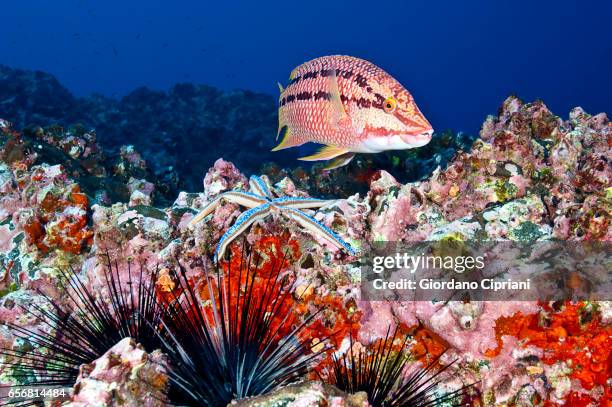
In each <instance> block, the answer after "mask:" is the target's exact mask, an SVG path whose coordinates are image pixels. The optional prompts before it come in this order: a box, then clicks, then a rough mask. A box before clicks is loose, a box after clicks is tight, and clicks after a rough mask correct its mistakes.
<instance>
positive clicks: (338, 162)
mask: <svg viewBox="0 0 612 407" xmlns="http://www.w3.org/2000/svg"><path fill="white" fill-rule="evenodd" d="M353 158H355V153H345V154H342V155H339V156H338V157H336V158H334V159H332V160H331V161H330V162H329V163H327V165H326V166H325V167H324V168H323V169H325V170H328V171H329V170H335V169H336V168H340V167H344V166H345V165H346V164H348V163H350V162H351V160H352V159H353Z"/></svg>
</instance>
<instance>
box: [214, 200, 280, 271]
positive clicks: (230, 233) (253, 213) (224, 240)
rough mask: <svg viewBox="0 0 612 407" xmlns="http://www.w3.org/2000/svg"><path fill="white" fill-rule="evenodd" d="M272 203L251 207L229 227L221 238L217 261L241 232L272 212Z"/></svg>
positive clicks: (216, 251) (216, 253)
mask: <svg viewBox="0 0 612 407" xmlns="http://www.w3.org/2000/svg"><path fill="white" fill-rule="evenodd" d="M270 208H271V205H270V204H269V203H264V204H263V205H260V206H257V207H255V208H251V209H249V210H248V211H246V212H243V213H242V214H241V215H240V216H239V217H238V219H236V222H235V223H234V224H233V225H232V227H231V228H229V229H228V230H227V231H226V232H225V234H224V235H223V236H222V237H221V240H219V244H218V245H217V249H216V250H215V258H214V260H215V263H216V262H217V260H218V259H219V258H221V257H223V254H224V253H225V250H226V249H227V247H228V246H229V244H230V243H231V242H232V241H233V240H234V239H236V238H237V237H238V236H240V234H242V233H243V232H244V231H245V230H247V229H248V227H249V226H251V225H252V224H253V223H254V222H255V221H257V220H259V219H263V218H265V217H266V216H268V215H269V214H270Z"/></svg>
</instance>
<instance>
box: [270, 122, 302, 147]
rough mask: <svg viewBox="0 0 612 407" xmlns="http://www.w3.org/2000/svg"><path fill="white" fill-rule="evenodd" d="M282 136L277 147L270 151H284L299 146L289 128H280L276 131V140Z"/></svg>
mask: <svg viewBox="0 0 612 407" xmlns="http://www.w3.org/2000/svg"><path fill="white" fill-rule="evenodd" d="M281 136H282V139H281V142H280V143H279V145H277V146H276V147H274V148H273V149H272V151H278V150H284V149H285V148H289V147H294V146H297V145H299V143H298V142H297V140H295V137H293V133H292V132H291V130H290V129H289V126H281V127H280V128H279V129H278V134H277V135H276V139H277V140H278V138H279V137H281Z"/></svg>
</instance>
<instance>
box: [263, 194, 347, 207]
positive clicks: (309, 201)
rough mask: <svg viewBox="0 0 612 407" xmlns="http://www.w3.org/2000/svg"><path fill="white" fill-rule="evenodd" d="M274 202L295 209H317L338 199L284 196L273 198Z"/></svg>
mask: <svg viewBox="0 0 612 407" xmlns="http://www.w3.org/2000/svg"><path fill="white" fill-rule="evenodd" d="M272 202H273V203H274V205H276V206H280V207H289V208H294V209H316V208H320V207H322V206H325V205H328V204H330V203H332V202H336V200H335V199H317V198H303V197H292V196H283V197H281V198H276V199H273V200H272Z"/></svg>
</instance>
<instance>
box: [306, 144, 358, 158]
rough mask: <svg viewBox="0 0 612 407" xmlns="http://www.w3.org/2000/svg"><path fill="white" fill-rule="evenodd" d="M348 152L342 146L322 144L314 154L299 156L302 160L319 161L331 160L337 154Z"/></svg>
mask: <svg viewBox="0 0 612 407" xmlns="http://www.w3.org/2000/svg"><path fill="white" fill-rule="evenodd" d="M346 153H348V150H347V149H346V148H343V147H336V146H323V147H322V148H321V149H320V150H319V151H318V152H317V153H316V154H313V155H309V156H306V157H302V158H299V160H302V161H321V160H331V159H332V158H335V157H338V156H339V155H342V154H346Z"/></svg>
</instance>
